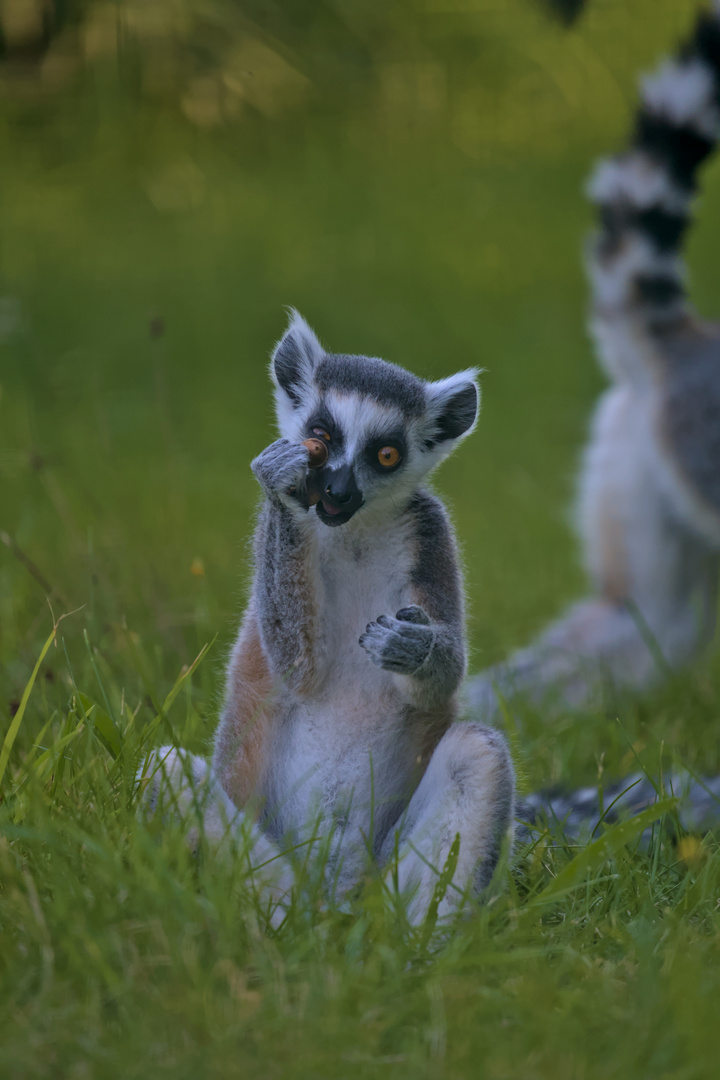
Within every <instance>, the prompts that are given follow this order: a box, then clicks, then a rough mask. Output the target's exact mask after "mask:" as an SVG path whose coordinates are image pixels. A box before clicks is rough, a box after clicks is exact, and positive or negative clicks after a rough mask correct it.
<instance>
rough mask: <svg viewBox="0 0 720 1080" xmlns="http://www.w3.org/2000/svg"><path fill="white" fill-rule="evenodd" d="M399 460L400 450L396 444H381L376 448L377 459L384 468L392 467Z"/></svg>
mask: <svg viewBox="0 0 720 1080" xmlns="http://www.w3.org/2000/svg"><path fill="white" fill-rule="evenodd" d="M399 460H400V451H399V450H398V448H397V446H383V447H382V449H381V450H378V461H379V462H380V464H381V465H382V467H383V468H384V469H392V467H393V465H397V463H398V461H399Z"/></svg>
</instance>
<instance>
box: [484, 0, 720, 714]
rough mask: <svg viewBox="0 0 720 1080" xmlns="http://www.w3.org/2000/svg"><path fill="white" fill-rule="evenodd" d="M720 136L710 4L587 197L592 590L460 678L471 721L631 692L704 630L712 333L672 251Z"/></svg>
mask: <svg viewBox="0 0 720 1080" xmlns="http://www.w3.org/2000/svg"><path fill="white" fill-rule="evenodd" d="M719 131H720V6H718V5H717V4H714V5H713V7H712V9H711V11H709V12H708V13H704V14H702V15H701V16H700V17H699V19H698V20H697V23H696V26H695V30H694V33H693V35H692V36H691V38H690V40H689V41H688V43H687V44H686V45H685V46H684V47H683V48H682V50H681V51H680V53H679V55H678V57H677V58H676V59H675V60H672V61H665V62H664V63H663V64H662V65H661V66H660V68H659V70H658V71H657V72H656V73H655V74H654V75H652V76H651V77H649V78H646V79H644V80H643V83H642V88H641V103H640V107H639V109H638V112H637V115H636V119H635V126H634V130H633V134H632V136H631V139H630V145H629V147H628V148H627V150H625V151H624V152H623V153H621V154H619V155H618V156H617V157H615V158H612V159H611V160H609V161H605V162H602V163H600V165H599V167H598V168H597V169H596V171H595V173H594V176H593V177H592V180H591V183H590V187H589V193H590V197H591V198H592V200H593V201H594V202H595V203H596V204H597V206H598V210H599V216H600V230H599V233H598V235H597V236H596V237H595V238H594V239H593V241H592V243H591V246H590V249H589V252H588V269H589V274H590V280H591V284H592V310H591V317H590V330H591V334H592V337H593V339H594V341H595V344H596V348H597V352H598V356H599V358H600V361H601V363H602V365H603V367H604V368H605V370H606V372H607V374H608V375H609V377H610V379H611V387H610V389H608V390H607V391H606V392H605V394H604V395H603V397H602V398H601V400H600V402H599V404H598V407H597V409H596V413H595V417H594V419H593V422H592V426H591V433H590V438H589V442H588V445H587V448H586V451H585V454H584V459H583V464H582V469H581V474H580V480H579V492H578V500H577V522H578V529H579V532H580V537H581V540H582V544H583V549H584V554H585V562H586V565H587V569H588V574H589V576H590V579H591V581H592V585H593V593H594V595H593V596H591V597H590V598H589V599H587V600H585V601H582V602H580V603H579V604H577V605H576V606H574V607H573V608H571V609H570V611H569V612H568V613H567V614H566V615H565V616H563V617H562V618H561V619H560V620H559V621H558V622H556V623H555V624H553V625H551V626H550V627H549V628H548V629H547V630H546V631H544V633H543V634H542V635H541V636H540V637H539V639H538V640H537V642H536V643H535V644H534V645H531V646H530V647H529V648H527V649H524V650H522V651H520V652H518V653H516V654H515V655H514V656H512V657H511V658H510V659H509V661H508V662H507V663H505V664H501V665H499V666H498V667H496V668H494V669H491V670H490V671H488V672H486V673H484V674H483V675H481V676H479V677H478V678H476V679H474V680H472V681H471V683H470V685H469V690H468V694H469V697H470V699H471V701H472V702H473V705H474V707H475V709H476V710H477V711H478V712H479V714H480V715H482V716H484V717H485V718H487V717H490V716H492V715H493V714H495V713H496V712H497V711H498V709H499V698H498V694H499V695H500V696H502V697H504V698H510V697H512V696H513V695H514V694H521V695H523V696H526V697H528V698H529V699H530V700H531V701H534V702H535V703H536V704H538V705H542V706H543V708H544V710H545V711H546V714H547V715H552V714H553V713H554V711H555V708H556V707H560V708H567V707H571V708H580V707H583V708H584V707H587V706H588V705H590V704H597V703H598V702H599V701H600V700H601V698H602V697H603V696H604V695H605V694H606V692H607V690H608V689H609V688H610V689H617V688H632V689H635V690H637V689H642V688H644V687H646V686H649V685H651V684H653V683H655V682H657V681H658V680H659V679H660V678H661V677H662V676H663V675H664V674H665V673H666V672H667V670H669V669H672V668H673V667H676V666H678V665H681V664H683V663H685V662H686V661H687V660H689V659H690V658H691V657H693V656H694V655H695V654H696V653H697V651H698V649H699V648H700V647H701V646H702V645H703V644H705V643H706V642H707V641H708V640H709V638H710V637H711V636H712V633H713V631H714V620H715V608H716V597H717V575H718V551H719V550H720V328H719V327H718V326H715V325H711V324H708V323H704V322H701V321H700V320H699V319H698V318H697V317H696V315H695V314H694V313H693V311H692V309H691V307H690V305H689V303H688V301H687V297H686V291H685V281H684V279H685V271H684V265H683V262H682V258H681V251H682V243H683V238H684V235H685V232H686V229H687V227H688V224H689V221H690V207H691V204H692V201H693V198H694V196H695V193H696V190H697V173H698V170H699V167H700V166H701V164H702V162H703V161H704V160H705V159H706V158H707V157H708V155H709V154H710V153H711V152H712V151H713V149H714V147H715V143H716V140H717V137H718V132H719Z"/></svg>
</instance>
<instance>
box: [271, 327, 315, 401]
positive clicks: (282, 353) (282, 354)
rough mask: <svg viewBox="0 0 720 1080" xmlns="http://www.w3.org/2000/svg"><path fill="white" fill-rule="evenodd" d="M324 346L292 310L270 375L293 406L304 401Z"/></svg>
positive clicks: (276, 348)
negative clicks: (304, 394)
mask: <svg viewBox="0 0 720 1080" xmlns="http://www.w3.org/2000/svg"><path fill="white" fill-rule="evenodd" d="M323 355H324V353H323V347H322V345H321V344H320V342H319V341H318V339H317V338H316V336H315V334H314V333H313V332H312V330H311V329H310V327H309V326H308V324H307V323H306V322H305V320H304V319H303V317H302V315H300V314H299V313H298V312H297V311H295V309H294V308H292V309H291V311H290V323H289V325H288V328H287V330H286V331H285V333H284V334H283V336H282V337H281V339H280V341H279V342H278V343H277V345H276V346H275V351H274V352H273V357H272V373H273V377H274V380H275V383H276V384H277V386H278V387H279V388H280V389H281V390H284V391H285V393H286V394H287V396H288V397H289V398H290V401H291V402H292V404H293V407H295V406H297V405H299V404H300V402H301V401H302V400H303V390H304V389H305V388H306V387H307V386H308V385H309V384H310V382H311V381H312V373H313V369H314V368H315V365H316V364H317V362H318V360H319V359H320V358H321V357H322V356H323Z"/></svg>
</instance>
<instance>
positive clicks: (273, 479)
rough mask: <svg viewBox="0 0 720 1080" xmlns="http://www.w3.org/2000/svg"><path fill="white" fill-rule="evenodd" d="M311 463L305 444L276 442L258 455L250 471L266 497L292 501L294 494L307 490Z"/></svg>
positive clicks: (279, 440)
mask: <svg viewBox="0 0 720 1080" xmlns="http://www.w3.org/2000/svg"><path fill="white" fill-rule="evenodd" d="M309 460H310V458H309V455H308V451H307V447H305V446H303V444H302V443H293V442H290V441H289V440H288V439H277V440H276V441H275V442H274V443H271V444H270V446H268V447H266V449H265V450H263V452H262V453H261V454H258V456H257V457H256V458H255V460H254V461H253V462H252V464H251V465H250V468H251V469H252V471H253V472H254V473H255V476H256V477H257V479H258V481H259V483H260V486H261V487H262V489H263V491H264V492H265V494H266V495H268V496H270V497H271V498H272V497H275V498H278V497H282V498H283V499H284V500H285V501H291V500H292V499H293V495H294V493H296V492H302V491H304V489H305V482H306V479H307V471H308V464H309ZM296 501H297V500H296Z"/></svg>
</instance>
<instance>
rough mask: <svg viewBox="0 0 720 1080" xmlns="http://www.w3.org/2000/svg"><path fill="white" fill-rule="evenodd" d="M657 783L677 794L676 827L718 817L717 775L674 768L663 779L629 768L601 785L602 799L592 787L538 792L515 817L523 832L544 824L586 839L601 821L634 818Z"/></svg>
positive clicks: (695, 826) (711, 822) (701, 825)
mask: <svg viewBox="0 0 720 1080" xmlns="http://www.w3.org/2000/svg"><path fill="white" fill-rule="evenodd" d="M661 783H662V790H663V793H664V794H665V795H668V796H670V795H672V796H674V797H675V798H677V799H678V800H679V801H678V808H677V814H678V819H679V821H680V824H681V826H682V827H683V828H684V829H686V830H688V831H689V832H704V831H706V830H708V829H712V828H716V827H717V824H718V821H720V776H716V777H704V778H703V777H701V778H696V777H693V776H691V775H690V774H689V773H686V772H680V771H678V772H673V773H670V774H668V775H666V776H664V777H662V781H661V780H660V779H658V780H657V781H654V780H653V779H652V778H651V777H650V776H648V775H647V774H645V773H640V772H638V773H632V774H631V775H630V776H626V777H624V778H623V779H622V780H618V781H614V782H613V783H610V784H606V785H604V786H603V791H602V802H601V799H600V791H599V790H598V788H597V787H590V786H589V787H584V788H579V789H578V790H577V791H573V792H566V791H562V790H555V791H543V792H539V793H537V794H533V795H528V796H526V797H525V798H523V799H522V801H521V802H520V803H519V804H518V807H517V817H518V821H519V822H521V823H522V831H523V833H524V834H526V835H528V836H532V834H533V832H536V831H540V830H542V829H544V828H545V826H546V824H547V825H549V827H550V829H551V831H553V832H555V831H557V830H559V831H561V832H562V834H563V835H564V836H565V837H566V838H567V839H569V840H573V841H581V842H587V841H588V840H589V839H590V838H591V837H593V835H594V836H599V835H602V832H603V829H604V823H607V825H613V824H614V823H615V822H617V821H620V820H622V819H624V818H627V817H633V816H634V815H635V814H639V813H640V812H641V811H642V810H645V809H646V808H647V807H649V806H652V805H653V803H655V802H656V801H657V799H658V797H659V796H658V792H659V791H660V785H661Z"/></svg>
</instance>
